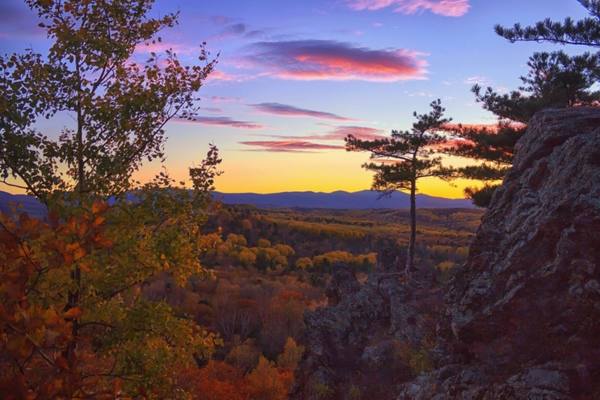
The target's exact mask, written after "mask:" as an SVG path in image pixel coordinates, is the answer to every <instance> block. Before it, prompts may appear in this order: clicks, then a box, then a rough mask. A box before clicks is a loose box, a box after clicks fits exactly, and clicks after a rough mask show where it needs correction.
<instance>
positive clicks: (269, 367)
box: [247, 357, 291, 400]
mask: <svg viewBox="0 0 600 400" xmlns="http://www.w3.org/2000/svg"><path fill="white" fill-rule="evenodd" d="M282 374H283V375H284V376H283V377H281V375H282ZM286 375H288V376H289V373H287V372H280V371H278V370H277V368H276V367H275V366H274V365H273V364H272V363H271V362H269V361H268V360H267V359H266V358H264V357H260V359H259V360H258V365H257V366H256V368H255V369H254V370H253V371H252V372H251V373H250V374H248V378H247V379H248V383H249V386H250V390H249V391H250V393H251V396H252V399H256V400H285V399H286V398H287V394H288V391H289V383H290V382H291V379H289V378H291V376H289V378H287V379H286ZM286 381H288V382H287V383H288V384H287V385H286Z"/></svg>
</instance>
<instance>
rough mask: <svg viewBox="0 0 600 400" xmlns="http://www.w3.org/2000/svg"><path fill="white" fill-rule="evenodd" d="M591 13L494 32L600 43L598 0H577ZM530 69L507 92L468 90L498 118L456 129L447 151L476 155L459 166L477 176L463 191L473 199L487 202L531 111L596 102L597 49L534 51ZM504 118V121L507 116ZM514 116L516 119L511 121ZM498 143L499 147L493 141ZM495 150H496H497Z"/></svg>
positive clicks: (512, 38) (560, 41) (563, 41)
mask: <svg viewBox="0 0 600 400" xmlns="http://www.w3.org/2000/svg"><path fill="white" fill-rule="evenodd" d="M579 2H580V3H581V4H582V5H583V6H584V7H585V8H586V9H587V10H588V11H589V13H590V16H589V17H588V18H585V19H583V20H581V21H573V20H572V19H571V18H566V19H565V20H564V22H562V23H561V22H554V21H552V20H550V19H546V20H544V21H541V22H538V23H537V24H535V25H534V26H528V27H522V26H521V25H520V24H515V25H514V27H513V28H504V27H502V26H499V25H498V26H496V28H495V29H496V33H498V35H500V36H502V37H504V38H506V39H508V40H509V41H511V42H516V41H536V42H544V41H546V42H552V43H558V44H563V45H564V44H577V45H584V46H590V47H598V46H599V45H600V33H599V32H600V29H599V28H600V2H598V1H597V0H579ZM527 65H528V67H529V73H528V74H527V75H526V76H523V77H521V81H522V86H520V87H519V88H518V90H515V91H511V92H509V93H499V92H497V91H495V90H494V89H492V88H491V87H488V88H487V89H485V90H483V89H482V88H481V87H480V86H479V85H475V86H474V87H473V92H474V93H475V96H476V98H477V101H478V102H480V103H481V104H482V105H483V107H484V108H485V109H486V110H488V111H491V112H492V113H494V114H495V115H496V116H498V118H499V119H500V122H499V125H498V127H497V128H495V129H492V130H490V129H486V128H471V129H466V130H465V129H462V128H460V129H459V132H458V133H459V136H462V137H463V138H464V139H465V141H464V142H463V143H462V144H461V145H460V146H458V147H457V148H454V149H452V150H451V151H450V152H451V153H454V154H458V155H461V156H464V157H468V158H472V159H474V160H477V161H479V162H480V163H478V164H477V165H473V166H469V167H466V168H462V169H460V170H459V172H460V175H461V176H462V177H465V178H469V179H481V180H483V181H484V182H485V185H484V186H483V187H482V188H468V189H467V190H466V191H465V193H466V195H467V196H468V197H469V198H471V199H472V200H473V202H474V203H475V204H476V205H478V206H482V207H487V206H488V205H489V203H490V201H491V198H492V195H493V192H494V191H495V189H496V188H497V184H496V183H497V182H498V181H499V180H501V179H503V177H504V174H505V172H506V171H507V170H508V168H510V166H511V164H512V157H513V154H514V148H515V144H516V141H517V140H518V138H519V137H520V136H521V135H522V134H523V133H524V132H525V130H526V129H527V124H528V122H529V120H530V119H531V117H533V115H534V114H535V113H537V112H538V111H540V110H543V109H546V108H565V107H575V106H582V105H588V106H589V105H593V106H597V105H598V104H599V100H600V91H598V90H594V89H593V87H594V84H595V83H596V82H598V78H599V77H600V63H599V55H598V54H590V53H584V54H581V55H576V56H570V55H567V54H566V53H564V52H562V51H557V52H552V53H546V52H543V53H535V54H533V56H531V57H530V58H529V61H528V63H527ZM507 121H509V122H507ZM514 121H516V122H518V123H520V124H519V125H515V124H511V123H510V122H514ZM498 145H500V147H497V146H498ZM498 150H500V153H499V152H498Z"/></svg>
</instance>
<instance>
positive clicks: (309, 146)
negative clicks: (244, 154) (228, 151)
mask: <svg viewBox="0 0 600 400" xmlns="http://www.w3.org/2000/svg"><path fill="white" fill-rule="evenodd" d="M240 144H243V145H245V146H252V147H255V149H254V151H269V152H284V153H301V152H312V151H315V150H341V149H343V148H344V146H335V145H329V144H319V143H313V142H308V141H304V140H261V141H249V142H240Z"/></svg>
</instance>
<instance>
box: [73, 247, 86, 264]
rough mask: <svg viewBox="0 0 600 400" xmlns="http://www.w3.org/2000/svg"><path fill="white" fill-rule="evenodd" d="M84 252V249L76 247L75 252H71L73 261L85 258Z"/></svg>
mask: <svg viewBox="0 0 600 400" xmlns="http://www.w3.org/2000/svg"><path fill="white" fill-rule="evenodd" d="M85 255H86V251H85V249H83V248H81V247H78V248H77V250H75V251H74V252H73V260H75V261H77V260H79V259H81V258H83V257H85Z"/></svg>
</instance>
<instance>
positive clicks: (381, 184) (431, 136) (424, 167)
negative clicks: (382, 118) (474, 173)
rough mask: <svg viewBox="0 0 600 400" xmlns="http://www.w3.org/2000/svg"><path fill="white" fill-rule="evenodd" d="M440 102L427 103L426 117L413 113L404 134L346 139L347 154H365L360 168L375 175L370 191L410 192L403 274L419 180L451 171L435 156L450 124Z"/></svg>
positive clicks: (409, 260)
mask: <svg viewBox="0 0 600 400" xmlns="http://www.w3.org/2000/svg"><path fill="white" fill-rule="evenodd" d="M444 112H445V109H444V108H443V107H442V104H441V101H440V100H436V101H434V102H432V103H431V111H430V112H429V113H428V114H418V113H416V112H415V113H414V114H413V115H414V117H415V118H416V120H417V121H416V122H415V123H414V124H413V126H412V129H410V130H408V131H396V130H394V131H392V135H391V137H389V138H382V139H375V140H362V139H358V138H356V137H354V136H352V135H349V136H348V137H347V138H346V149H347V150H348V151H367V152H370V153H371V160H372V161H371V162H369V163H366V164H364V165H363V167H364V168H366V169H367V170H370V171H373V172H375V175H374V177H373V185H372V188H373V189H374V190H377V191H381V192H383V193H384V195H385V194H391V193H393V192H394V191H396V190H402V189H404V190H408V191H409V192H410V238H409V244H408V254H407V257H406V264H405V271H406V273H407V275H410V274H412V272H413V271H414V257H415V243H416V237H417V215H416V193H417V190H418V188H417V182H418V180H419V179H422V178H427V177H438V178H443V179H447V178H450V177H452V176H454V173H455V171H454V170H453V169H451V168H447V167H444V166H443V165H442V158H441V157H440V156H438V155H437V154H438V152H439V149H440V146H443V145H444V144H445V143H446V142H447V141H448V136H447V135H446V134H443V133H442V131H443V127H444V126H445V125H446V124H448V123H449V122H450V121H451V120H450V119H447V118H444Z"/></svg>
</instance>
